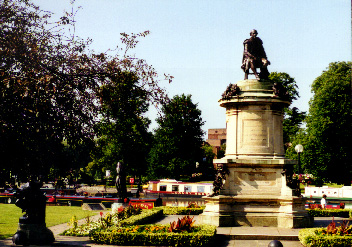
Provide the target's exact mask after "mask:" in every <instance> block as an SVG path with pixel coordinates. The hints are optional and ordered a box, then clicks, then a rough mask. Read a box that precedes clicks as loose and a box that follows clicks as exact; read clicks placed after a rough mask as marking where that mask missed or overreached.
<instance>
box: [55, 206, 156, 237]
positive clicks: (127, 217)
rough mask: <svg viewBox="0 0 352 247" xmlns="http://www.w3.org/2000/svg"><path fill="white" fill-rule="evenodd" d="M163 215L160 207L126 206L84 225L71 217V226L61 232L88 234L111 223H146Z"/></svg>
mask: <svg viewBox="0 0 352 247" xmlns="http://www.w3.org/2000/svg"><path fill="white" fill-rule="evenodd" d="M162 216H163V210H162V209H161V208H153V209H145V210H141V211H139V210H138V209H136V211H134V212H133V209H132V208H126V209H125V210H124V211H121V212H119V213H117V214H113V215H111V214H109V213H108V214H106V215H105V217H101V218H100V219H99V220H98V221H95V222H87V223H86V224H84V225H81V226H77V222H76V221H77V220H75V217H72V220H71V223H70V225H71V226H72V228H70V229H68V230H65V231H64V232H63V233H62V234H63V235H66V236H88V235H89V232H90V231H92V230H95V229H100V228H101V229H105V228H108V227H111V226H113V225H116V226H128V225H136V224H146V223H148V222H151V221H154V220H156V219H160V218H161V217H162Z"/></svg>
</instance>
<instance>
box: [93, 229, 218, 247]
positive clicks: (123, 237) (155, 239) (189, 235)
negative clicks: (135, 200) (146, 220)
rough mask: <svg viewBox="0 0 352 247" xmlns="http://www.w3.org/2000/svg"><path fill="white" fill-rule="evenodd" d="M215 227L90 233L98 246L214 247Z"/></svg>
mask: <svg viewBox="0 0 352 247" xmlns="http://www.w3.org/2000/svg"><path fill="white" fill-rule="evenodd" d="M215 233H216V227H215V226H209V225H199V226H194V227H193V228H192V230H191V231H190V232H187V231H185V232H170V231H169V226H167V225H144V226H131V227H111V228H108V229H97V230H94V231H91V232H90V235H89V236H90V238H91V239H92V240H93V241H94V242H96V243H98V244H113V245H158V246H212V244H213V241H214V238H215Z"/></svg>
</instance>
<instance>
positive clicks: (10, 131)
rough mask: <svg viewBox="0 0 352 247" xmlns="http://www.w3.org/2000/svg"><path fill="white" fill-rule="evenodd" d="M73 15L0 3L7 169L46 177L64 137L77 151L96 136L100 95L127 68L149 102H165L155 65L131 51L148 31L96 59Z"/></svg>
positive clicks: (0, 101)
mask: <svg viewBox="0 0 352 247" xmlns="http://www.w3.org/2000/svg"><path fill="white" fill-rule="evenodd" d="M75 14H76V12H75V10H72V11H71V12H66V13H65V15H64V16H63V17H61V18H60V19H59V20H52V19H53V18H52V13H50V12H47V11H44V10H41V9H39V8H38V7H37V6H35V5H34V4H33V3H32V2H31V1H29V0H14V1H10V0H5V1H2V2H1V3H0V20H1V22H0V23H1V24H0V25H1V27H0V121H1V125H0V140H1V142H0V150H1V151H0V154H1V156H2V157H3V162H2V163H1V167H0V171H1V172H4V171H7V170H9V169H5V168H6V167H11V169H12V171H13V173H15V174H18V173H20V172H22V174H28V173H29V172H28V171H25V169H24V168H25V167H28V168H30V170H31V171H30V173H45V171H47V170H48V169H49V168H50V167H51V166H53V165H54V166H59V165H60V163H61V161H59V156H60V153H61V152H62V149H63V145H62V141H63V140H64V139H65V140H66V142H67V143H68V144H69V145H70V146H72V147H73V146H75V145H79V144H80V143H82V142H85V140H87V139H92V138H93V137H94V135H95V133H94V126H95V124H96V122H97V119H99V118H97V116H98V115H99V112H100V108H101V104H100V99H101V96H102V95H99V94H98V93H99V92H101V91H100V90H101V88H104V87H105V88H108V87H109V85H110V84H111V83H112V82H113V81H114V77H116V76H120V75H121V72H122V71H128V72H131V73H133V74H134V75H135V76H137V77H138V80H139V81H140V84H139V85H138V86H139V87H141V88H143V89H144V90H145V91H146V98H145V99H146V101H147V102H153V103H157V102H165V100H166V99H167V96H166V94H165V91H164V90H163V89H162V88H160V87H159V79H158V78H159V76H158V74H157V73H156V71H155V70H154V68H153V67H151V66H150V65H148V64H147V63H146V61H144V60H142V59H138V58H135V57H131V56H130V55H129V52H128V51H129V50H130V49H132V48H134V47H135V46H136V44H137V43H138V38H140V37H144V36H146V35H148V34H149V31H146V32H143V33H140V34H131V35H129V34H125V33H122V38H121V42H122V45H121V47H117V49H115V50H114V51H116V52H117V54H112V53H113V51H107V52H106V53H100V54H95V53H94V52H93V51H90V50H89V46H90V44H91V42H92V41H91V40H83V39H80V38H79V37H77V36H76V35H75V33H74V30H75V27H74V24H75V19H74V18H75ZM120 53H121V54H120ZM167 79H170V80H171V79H172V77H170V76H168V77H167Z"/></svg>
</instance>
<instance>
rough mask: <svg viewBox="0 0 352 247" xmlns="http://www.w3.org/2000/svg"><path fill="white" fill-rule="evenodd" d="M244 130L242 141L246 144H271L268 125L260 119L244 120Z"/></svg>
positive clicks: (265, 145)
mask: <svg viewBox="0 0 352 247" xmlns="http://www.w3.org/2000/svg"><path fill="white" fill-rule="evenodd" d="M242 124H243V125H242V126H243V132H242V141H243V145H245V146H261V147H263V146H264V147H267V146H268V145H269V137H268V133H269V131H268V127H267V126H266V125H265V124H264V123H263V120H260V119H258V120H257V119H246V120H243V122H242Z"/></svg>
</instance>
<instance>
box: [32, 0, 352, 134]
mask: <svg viewBox="0 0 352 247" xmlns="http://www.w3.org/2000/svg"><path fill="white" fill-rule="evenodd" d="M34 2H35V3H36V4H37V5H39V6H41V7H42V8H43V9H46V10H50V11H52V12H54V13H57V14H62V13H63V10H64V9H66V10H69V9H70V5H69V3H70V1H69V0H60V1H57V0H35V1H34ZM74 6H76V7H78V6H82V9H81V10H79V12H78V13H77V16H76V21H77V25H76V34H77V35H78V36H80V37H82V38H87V37H89V38H91V39H92V40H93V44H92V46H91V48H93V49H94V50H95V51H96V52H104V51H106V50H108V49H109V48H115V47H116V45H117V44H119V39H120V33H122V32H125V33H139V32H143V31H146V30H149V31H150V32H151V34H150V35H148V36H147V37H145V38H143V39H141V41H140V43H139V44H138V46H137V48H136V49H134V51H133V53H135V55H136V56H137V57H138V58H143V59H145V60H146V61H147V62H148V63H149V64H151V65H153V66H154V67H155V68H156V70H157V71H158V72H159V74H160V75H163V74H164V73H166V74H171V75H172V76H174V77H175V78H174V80H173V82H172V83H171V84H169V83H168V82H166V81H165V82H163V81H162V82H161V86H162V87H164V88H166V90H167V91H168V93H169V95H170V96H171V97H172V96H173V95H176V94H182V93H184V94H191V95H192V100H193V102H194V103H198V108H199V109H200V110H201V111H202V118H203V120H204V121H205V125H204V127H203V129H204V130H205V131H206V130H207V129H209V128H225V126H226V122H225V110H224V109H223V108H221V107H220V106H219V103H218V100H219V99H220V97H221V94H222V93H223V92H224V91H225V89H226V87H227V86H228V84H230V83H236V81H239V80H242V79H243V76H244V74H243V71H242V70H241V68H240V67H241V60H242V52H243V45H242V43H243V41H244V40H245V39H247V38H249V32H250V31H251V30H252V29H257V30H258V33H259V35H258V36H259V37H260V38H261V39H262V40H263V42H264V48H265V50H266V53H267V56H268V59H269V60H270V62H271V65H270V66H269V67H268V69H269V72H274V71H277V72H286V73H288V74H289V75H290V76H291V77H293V78H295V80H296V82H297V84H298V87H299V93H300V96H301V97H300V98H299V99H298V100H297V101H295V102H293V105H294V106H296V107H298V108H299V109H300V110H302V111H308V109H309V105H308V102H309V100H310V98H311V97H312V94H311V88H310V85H311V84H312V82H313V81H314V79H315V78H316V77H318V76H319V75H320V74H321V73H322V71H323V70H325V69H326V68H327V67H328V65H329V63H330V62H337V61H349V60H351V2H350V0H309V1H307V0H296V1H288V0H252V1H244V0H217V1H214V0H209V1H208V0H197V1H195V0H76V2H75V4H74ZM148 115H149V118H150V119H151V120H154V119H155V118H156V117H157V115H156V113H155V111H154V110H151V111H150V113H149V114H148ZM155 127H156V125H155V123H153V125H152V128H155Z"/></svg>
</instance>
